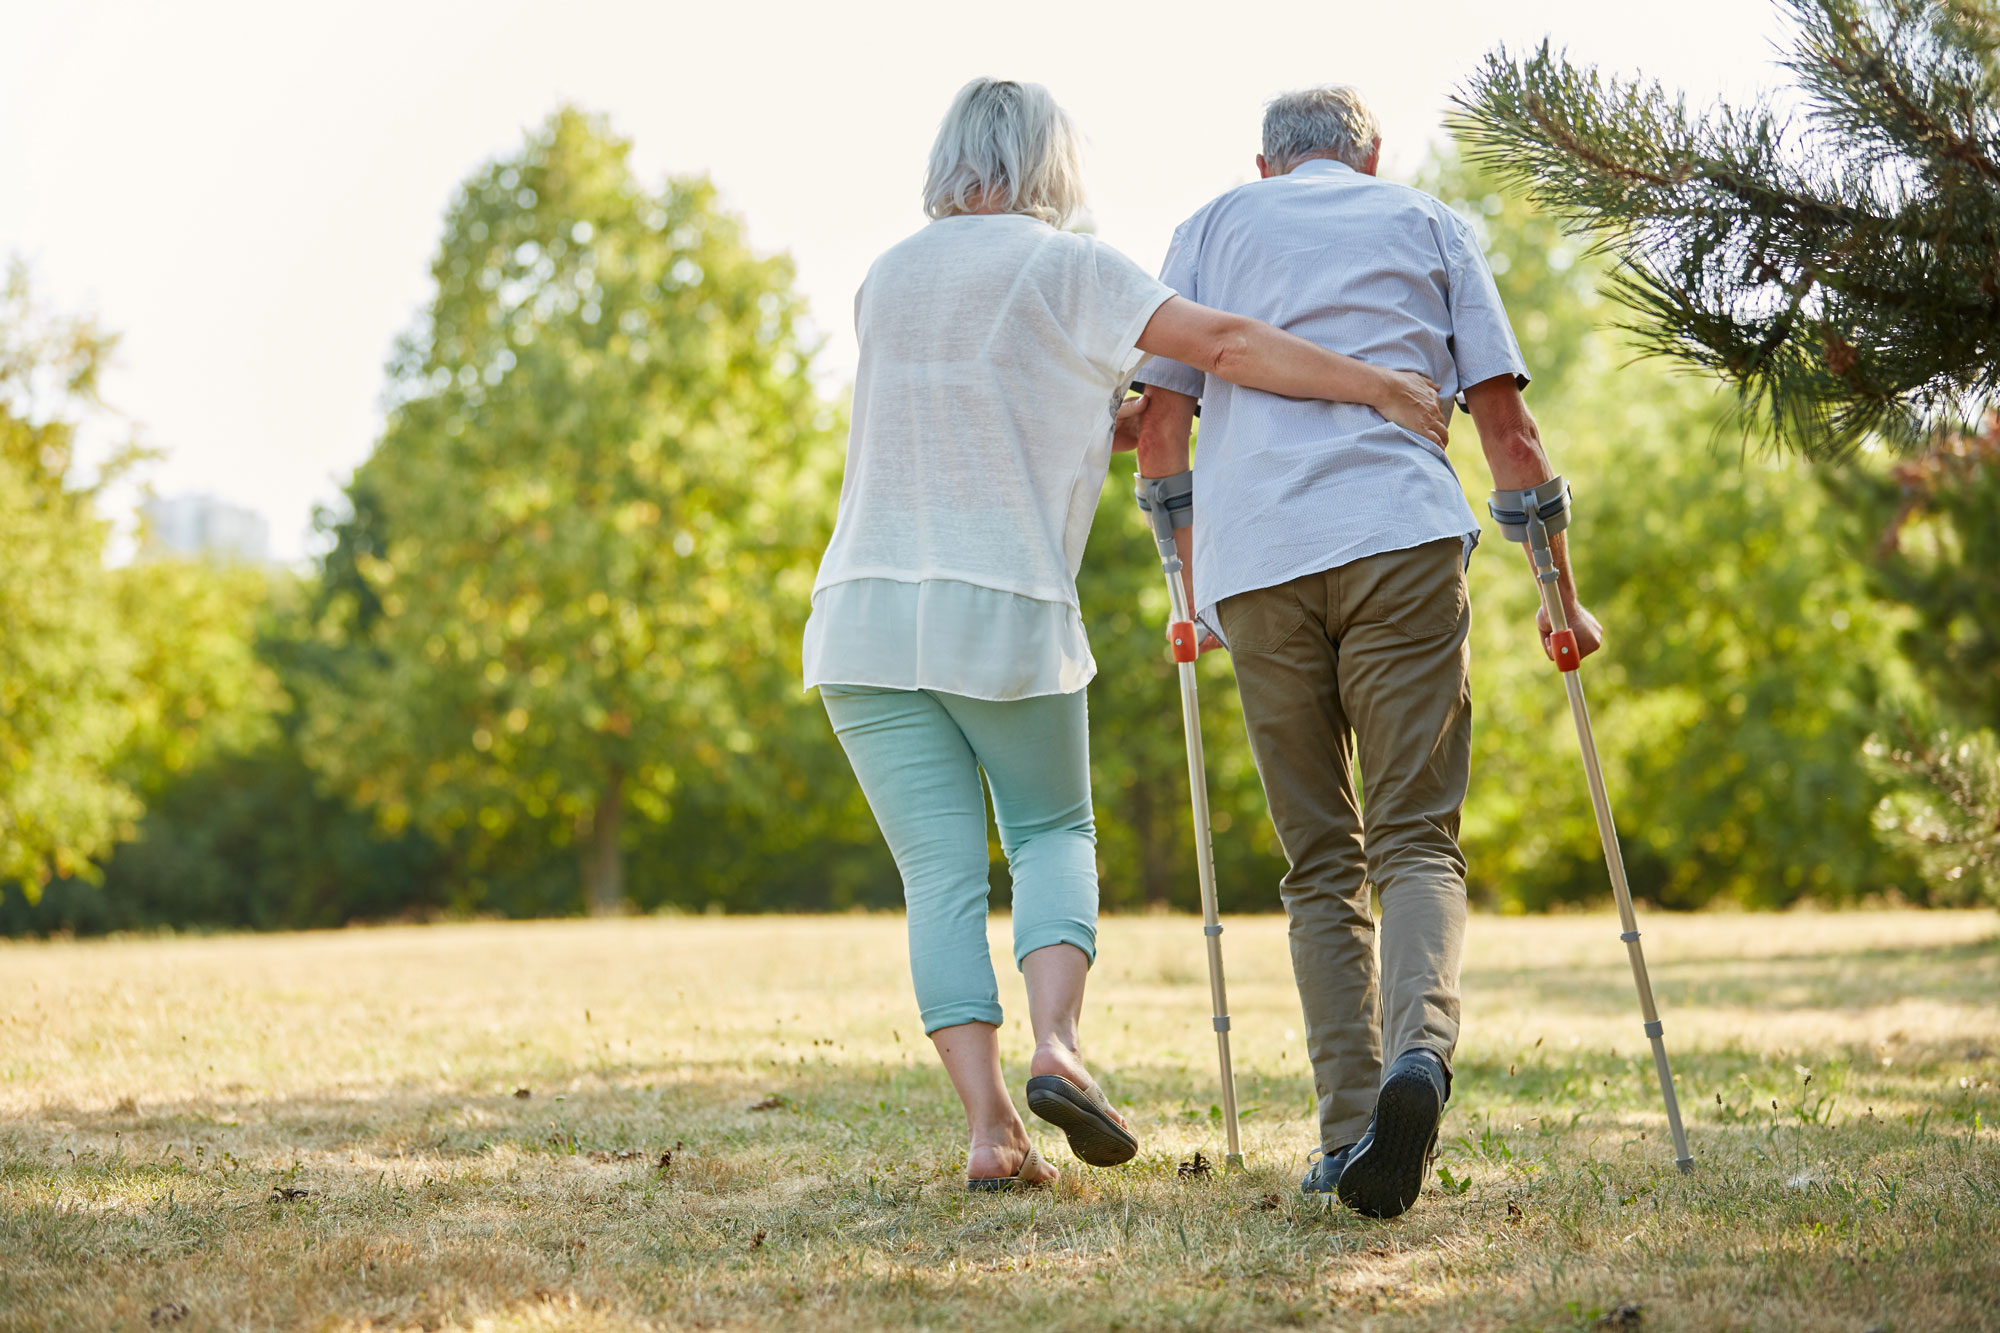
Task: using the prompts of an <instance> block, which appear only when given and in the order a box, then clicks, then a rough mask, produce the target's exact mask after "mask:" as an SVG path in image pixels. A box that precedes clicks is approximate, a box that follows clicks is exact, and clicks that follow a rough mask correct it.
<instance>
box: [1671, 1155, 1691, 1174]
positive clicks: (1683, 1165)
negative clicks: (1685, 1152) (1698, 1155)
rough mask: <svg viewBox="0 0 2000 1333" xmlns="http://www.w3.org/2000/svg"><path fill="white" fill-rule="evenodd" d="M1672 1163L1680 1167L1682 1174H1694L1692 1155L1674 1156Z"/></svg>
mask: <svg viewBox="0 0 2000 1333" xmlns="http://www.w3.org/2000/svg"><path fill="white" fill-rule="evenodd" d="M1674 1165H1675V1166H1677V1167H1679V1168H1680V1169H1681V1174H1682V1175H1684V1176H1691V1175H1693V1174H1694V1158H1692V1157H1676V1158H1674Z"/></svg>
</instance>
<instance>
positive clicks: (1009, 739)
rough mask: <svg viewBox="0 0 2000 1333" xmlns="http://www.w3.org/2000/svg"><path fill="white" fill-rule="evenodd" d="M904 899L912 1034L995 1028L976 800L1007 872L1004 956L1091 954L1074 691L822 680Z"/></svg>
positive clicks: (1090, 892) (1090, 872) (1084, 729)
mask: <svg viewBox="0 0 2000 1333" xmlns="http://www.w3.org/2000/svg"><path fill="white" fill-rule="evenodd" d="M819 693H820V699H821V701H822V702H824V703H825V705H826V713H827V716H828V717H829V718H831V719H832V721H833V730H834V733H835V734H836V735H838V736H839V737H840V743H841V745H842V746H843V747H844V748H845V749H846V751H847V759H848V762H849V763H851V764H852V765H853V766H854V775H855V777H856V778H858V779H860V782H861V790H862V791H863V792H864V793H865V794H866V795H867V797H868V805H869V807H870V808H871V809H873V810H874V812H875V822H876V823H878V824H880V825H881V827H882V836H883V838H885V839H886V840H887V841H888V844H889V851H890V853H891V854H892V855H893V856H894V857H895V858H896V869H897V870H898V871H900V872H901V873H902V877H903V899H904V901H905V902H906V903H907V904H908V905H909V921H910V973H911V976H912V978H913V979H914V980H915V982H916V989H917V1005H918V1007H919V1008H920V1009H921V1010H922V1012H923V1022H924V1031H925V1032H935V1031H937V1030H938V1029H939V1028H943V1027H951V1026H952V1025H954V1024H957V1023H991V1024H993V1025H994V1026H996V1027H997V1026H999V1023H1000V991H999V987H998V986H997V985H996V984H995V982H994V977H993V960H992V956H991V954H990V952H989V951H988V948H987V944H986V892H987V885H986V795H985V793H984V792H983V791H981V790H980V785H979V774H980V770H982V769H984V770H985V773H986V783H987V785H988V786H989V787H990V788H991V789H992V792H993V814H994V817H995V819H997V820H998V822H999V825H1000V847H1001V850H1003V851H1005V852H1006V853H1007V868H1008V870H1009V872H1010V873H1011V874H1012V876H1013V880H1014V962H1015V964H1016V965H1019V963H1020V961H1021V960H1022V959H1023V958H1026V957H1027V956H1028V955H1029V954H1031V953H1033V952H1034V951H1035V950H1037V949H1042V948H1046V947H1048V946H1049V945H1051V944H1074V945H1075V946H1076V947H1077V948H1079V949H1081V950H1083V953H1084V956H1085V957H1086V958H1090V959H1093V960H1094V959H1095V958H1096V957H1097V829H1096V826H1095V825H1094V824H1093V823H1092V822H1091V815H1090V718H1089V712H1088V709H1087V708H1086V706H1085V703H1084V692H1083V691H1082V690H1078V691H1076V692H1075V693H1074V694H1044V695H1037V696H1035V697H1033V698H1028V699H1008V700H1001V701H994V700H986V699H969V698H966V697H965V696H963V695H958V694H943V693H939V692H936V691H931V690H886V689H874V688H869V687H863V686H856V685H822V686H820V691H819Z"/></svg>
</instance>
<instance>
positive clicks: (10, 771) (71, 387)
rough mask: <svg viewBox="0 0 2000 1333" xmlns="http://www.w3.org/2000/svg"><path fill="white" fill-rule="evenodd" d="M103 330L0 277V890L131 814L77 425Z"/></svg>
mask: <svg viewBox="0 0 2000 1333" xmlns="http://www.w3.org/2000/svg"><path fill="white" fill-rule="evenodd" d="M111 345H112V339H111V338H110V337H109V336H107V335H106V334H104V333H102V332H101V331H99V330H98V329H97V328H96V327H95V326H94V325H92V324H91V323H90V322H88V321H87V320H66V319H61V318H58V317H56V316H54V315H52V314H50V313H49V312H48V311H47V310H46V309H44V308H43V307H42V306H41V304H40V303H39V302H38V301H37V300H36V299H35V297H34V294H33V292H32V291H31V289H30V285H29V282H28V275H27V271H26V269H25V267H24V266H22V265H21V264H19V263H15V264H13V265H11V266H10V267H9V269H8V272H7V276H6V281H5V285H4V287H0V886H5V885H6V884H7V883H8V882H9V881H13V882H16V883H18V884H20V885H21V886H22V888H23V889H24V890H25V892H26V893H27V896H28V897H29V898H30V899H33V898H35V897H37V896H38V895H39V894H40V892H41V887H42V885H43V884H44V883H45V882H46V881H47V880H48V879H49V878H50V877H51V876H52V875H75V874H86V873H88V872H89V870H90V867H91V862H92V860H93V859H94V858H96V857H98V856H101V855H103V854H104V852H105V851H107V850H108V849H109V848H110V847H111V845H112V844H113V843H114V842H115V841H116V840H117V838H118V837H119V836H120V835H121V833H123V832H124V831H126V830H127V829H128V828H129V826H130V823H131V820H132V819H133V818H134V817H135V816H136V815H137V814H138V812H139V805H138V801H137V800H136V799H135V798H134V797H133V795H132V794H131V792H130V791H128V790H127V789H126V788H125V786H124V784H123V783H121V782H120V781H119V780H118V779H117V777H116V776H115V775H114V774H113V772H112V764H113V761H114V760H115V759H116V757H117V755H118V752H119V748H120V746H122V745H123V744H124V742H125V739H126V736H127V734H128V733H129V732H130V730H131V722H130V719H129V717H128V714H127V712H126V709H125V706H124V705H125V703H126V702H127V698H128V694H129V692H130V690H131V688H132V685H133V677H132V658H133V652H132V644H131V642H130V640H129V639H128V638H127V636H125V635H124V634H123V633H121V632H120V630H119V627H118V621H117V615H116V611H115V606H114V603H113V599H112V593H111V588H110V585H109V582H108V580H107V578H106V575H105V571H104V542H105V536H106V525H105V523H104V521H103V520H102V519H101V518H99V517H98V514H97V509H96V499H97V490H98V485H99V484H101V481H102V476H100V481H99V483H97V484H92V483H87V482H85V481H83V480H82V479H81V478H80V477H79V475H78V474H79V468H78V465H77V462H76V457H75V448H76V430H77V426H78V423H79V421H80V420H81V419H82V418H83V417H84V416H86V415H87V414H89V413H92V412H94V411H98V410H100V406H101V405H100V404H99V402H98V398H97V376H98V372H99V370H100V369H101V368H102V367H103V364H104V361H105V358H106V357H107V356H108V354H109V352H110V349H111Z"/></svg>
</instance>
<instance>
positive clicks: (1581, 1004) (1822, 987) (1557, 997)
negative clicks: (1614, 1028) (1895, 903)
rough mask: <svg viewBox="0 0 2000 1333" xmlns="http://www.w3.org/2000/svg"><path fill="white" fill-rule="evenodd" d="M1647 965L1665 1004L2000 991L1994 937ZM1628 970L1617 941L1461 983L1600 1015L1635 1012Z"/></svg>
mask: <svg viewBox="0 0 2000 1333" xmlns="http://www.w3.org/2000/svg"><path fill="white" fill-rule="evenodd" d="M1647 963H1648V966H1649V970H1650V972H1651V974H1652V978H1653V986H1654V989H1655V991H1656V992H1657V993H1658V994H1659V996H1660V1000H1661V1004H1662V1006H1663V1007H1664V1006H1666V1005H1667V1004H1668V1002H1669V1000H1672V1001H1674V1002H1676V1003H1681V1004H1686V1005H1690V1006H1693V1005H1700V1006H1710V1005H1723V1006H1736V1007H1744V1008H1760V1009H1768V1010H1777V1011H1796V1010H1805V1009H1830V1010H1853V1009H1863V1008H1870V1007H1873V1006H1876V1005H1881V1004H1888V1003H1894V1002H1896V1001H1899V1000H1904V999H1912V998H1921V999H1929V1000H1966V1001H1974V1002H1978V1003H1982V1004H1983V1003H1989V1002H1990V1001H1991V1000H1992V998H1993V995H1994V993H1995V991H1996V989H2000V936H1993V937H1989V938H1987V939H1984V940H1977V941H1972V942H1968V943H1961V944H1952V945H1947V946H1943V947H1940V948H1925V949H1868V950H1862V951H1859V952H1853V953H1833V952H1829V953H1803V954H1783V955H1780V956H1777V957H1773V958H1758V959H1737V960H1706V959H1704V960H1697V961H1690V962H1676V961H1674V960H1673V959H1671V958H1664V959H1663V958H1659V957H1656V956H1649V957H1648V958H1647ZM1629 975H1630V974H1629V967H1628V964H1627V963H1626V961H1625V955H1624V951H1623V949H1622V948H1621V947H1620V946H1619V944H1618V942H1617V940H1616V939H1615V938H1614V939H1612V940H1610V941H1609V942H1607V943H1606V945H1605V949H1604V960H1603V962H1602V963H1601V964H1599V965H1593V966H1589V967H1578V968H1569V969H1563V970H1557V969H1551V968H1548V967H1545V966H1544V967H1518V968H1492V967H1486V968H1469V969H1467V971H1466V973H1465V977H1464V981H1465V985H1466V989H1467V990H1468V991H1470V992H1476V993H1478V994H1480V995H1483V996H1491V995H1495V994H1498V993H1505V994H1509V995H1512V996H1515V997H1517V998H1519V999H1520V1000H1521V1001H1522V1002H1524V1003H1529V1004H1532V1005H1534V1006H1535V1007H1537V1008H1542V1007H1550V1008H1553V1009H1555V1011H1556V1012H1564V1013H1587V1014H1593V1015H1601V1014H1616V1013H1623V1012H1628V1011H1629V1012H1633V1013H1636V1012H1637V1010H1636V1005H1637V1001H1636V1000H1635V999H1634V998H1633V992H1632V988H1631V984H1630V981H1629V979H1628V978H1629ZM1621 980H1622V981H1624V984H1623V985H1622V986H1621V985H1620V984H1619V983H1620V982H1621Z"/></svg>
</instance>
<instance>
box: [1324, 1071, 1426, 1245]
mask: <svg viewBox="0 0 2000 1333" xmlns="http://www.w3.org/2000/svg"><path fill="white" fill-rule="evenodd" d="M1443 1118H1444V1103H1443V1102H1441V1101H1440V1100H1438V1095H1437V1087H1436V1085H1435V1084H1433V1083H1432V1082H1431V1080H1430V1078H1429V1076H1428V1075H1426V1074H1425V1073H1423V1071H1421V1070H1415V1069H1412V1070H1408V1071H1406V1072H1404V1073H1401V1074H1398V1075H1396V1076H1395V1077H1393V1078H1391V1079H1390V1080H1389V1081H1388V1082H1387V1083H1384V1084H1383V1085H1382V1092H1381V1095H1380V1097H1379V1098H1377V1100H1376V1103H1375V1137H1374V1139H1373V1141H1371V1142H1370V1143H1369V1144H1368V1147H1367V1149H1366V1150H1365V1151H1363V1152H1358V1153H1356V1154H1355V1155H1354V1156H1352V1157H1350V1158H1349V1159H1348V1160H1347V1167H1346V1169H1345V1170H1343V1171H1342V1172H1341V1173H1340V1184H1339V1185H1338V1186H1337V1187H1336V1188H1337V1191H1338V1193H1339V1195H1340V1201H1341V1202H1342V1203H1344V1204H1346V1205H1347V1206H1348V1207H1349V1208H1352V1209H1353V1210H1354V1211H1355V1212H1357V1213H1361V1214H1363V1215H1364V1216H1367V1217H1383V1218H1388V1217H1400V1216H1402V1215H1403V1214H1404V1213H1406V1212H1408V1211H1409V1210H1410V1207H1411V1205H1413V1204H1415V1203H1416V1201H1417V1196H1418V1195H1419V1194H1422V1193H1423V1190H1424V1176H1425V1175H1426V1174H1427V1173H1428V1172H1429V1169H1430V1155H1431V1145H1432V1144H1434V1143H1436V1142H1437V1129H1438V1121H1439V1120H1441V1119H1443Z"/></svg>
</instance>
